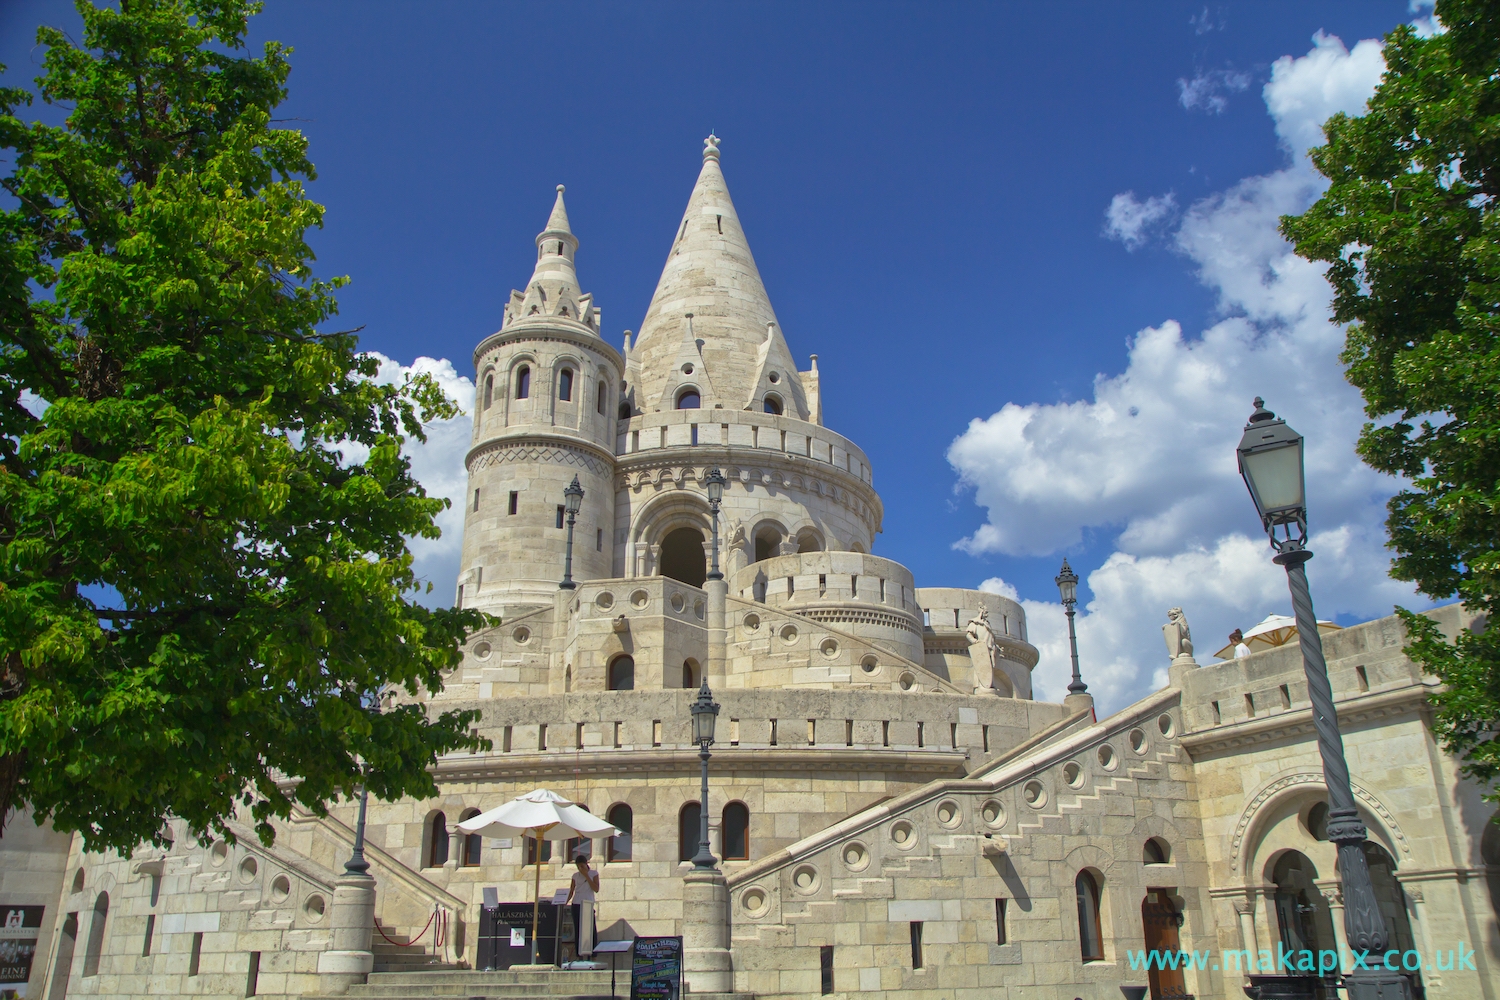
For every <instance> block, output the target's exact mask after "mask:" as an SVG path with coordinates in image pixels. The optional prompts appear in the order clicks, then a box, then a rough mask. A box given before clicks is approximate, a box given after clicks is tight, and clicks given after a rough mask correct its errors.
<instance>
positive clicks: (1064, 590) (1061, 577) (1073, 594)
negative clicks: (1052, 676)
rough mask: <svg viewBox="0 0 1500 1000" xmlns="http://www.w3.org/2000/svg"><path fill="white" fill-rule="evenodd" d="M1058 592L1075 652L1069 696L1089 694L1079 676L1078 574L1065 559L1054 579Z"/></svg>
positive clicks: (1087, 687)
mask: <svg viewBox="0 0 1500 1000" xmlns="http://www.w3.org/2000/svg"><path fill="white" fill-rule="evenodd" d="M1053 580H1054V582H1055V583H1056V584H1057V592H1058V593H1059V594H1061V595H1062V603H1063V610H1064V611H1066V612H1067V614H1068V646H1069V647H1070V648H1071V649H1072V651H1073V683H1071V684H1069V685H1068V694H1070V695H1074V694H1087V693H1088V689H1089V686H1088V685H1087V684H1085V683H1083V678H1082V677H1080V676H1079V675H1078V633H1077V632H1075V631H1074V630H1073V615H1074V614H1076V613H1077V612H1076V610H1075V609H1076V608H1077V606H1078V574H1077V573H1075V572H1073V567H1071V566H1069V565H1068V560H1067V557H1066V556H1064V557H1063V564H1062V571H1061V572H1059V573H1058V574H1057V576H1056V577H1054V578H1053Z"/></svg>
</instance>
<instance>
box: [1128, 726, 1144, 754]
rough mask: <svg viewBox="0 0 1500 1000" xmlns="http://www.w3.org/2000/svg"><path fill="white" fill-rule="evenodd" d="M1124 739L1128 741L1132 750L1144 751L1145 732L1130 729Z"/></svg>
mask: <svg viewBox="0 0 1500 1000" xmlns="http://www.w3.org/2000/svg"><path fill="white" fill-rule="evenodd" d="M1126 739H1128V740H1129V741H1130V749H1132V750H1134V751H1135V752H1136V753H1145V752H1146V734H1145V733H1143V732H1141V731H1140V730H1139V729H1132V730H1131V731H1130V735H1129V736H1128V737H1126Z"/></svg>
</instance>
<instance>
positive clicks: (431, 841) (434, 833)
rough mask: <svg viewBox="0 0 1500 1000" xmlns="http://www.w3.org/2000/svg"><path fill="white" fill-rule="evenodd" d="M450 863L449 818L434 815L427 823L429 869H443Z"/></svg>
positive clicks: (439, 814)
mask: <svg viewBox="0 0 1500 1000" xmlns="http://www.w3.org/2000/svg"><path fill="white" fill-rule="evenodd" d="M447 863H448V817H447V816H444V815H443V814H442V813H440V812H439V813H433V814H432V819H430V820H428V821H427V867H428V868H441V867H443V865H445V864H447Z"/></svg>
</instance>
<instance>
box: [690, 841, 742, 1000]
mask: <svg viewBox="0 0 1500 1000" xmlns="http://www.w3.org/2000/svg"><path fill="white" fill-rule="evenodd" d="M682 965H683V972H684V973H685V976H686V979H687V987H688V988H690V989H691V991H692V992H693V993H728V992H730V991H731V990H732V989H733V979H734V976H733V972H732V971H731V966H730V960H729V889H728V887H727V886H726V885H725V884H724V873H723V872H721V871H719V870H718V869H709V870H708V871H702V870H699V869H694V870H692V871H690V872H688V873H687V875H685V876H684V877H683V894H682ZM684 992H686V990H684Z"/></svg>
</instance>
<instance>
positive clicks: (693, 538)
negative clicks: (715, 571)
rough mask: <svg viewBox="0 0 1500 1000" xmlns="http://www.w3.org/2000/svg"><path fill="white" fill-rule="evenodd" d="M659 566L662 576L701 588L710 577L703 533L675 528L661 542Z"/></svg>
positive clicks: (696, 530) (693, 529) (685, 528)
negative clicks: (704, 550)
mask: <svg viewBox="0 0 1500 1000" xmlns="http://www.w3.org/2000/svg"><path fill="white" fill-rule="evenodd" d="M657 565H658V566H660V568H661V570H660V571H661V575H662V576H667V577H671V578H672V579H673V580H678V581H680V582H682V583H685V584H687V585H688V586H690V587H701V586H703V581H704V580H705V579H706V578H707V577H708V560H707V558H706V557H705V556H704V552H703V532H701V531H699V530H698V529H697V528H688V527H682V528H673V529H672V530H671V531H669V532H667V535H666V537H665V538H663V539H662V540H661V556H660V557H659V561H658V564H657Z"/></svg>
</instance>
